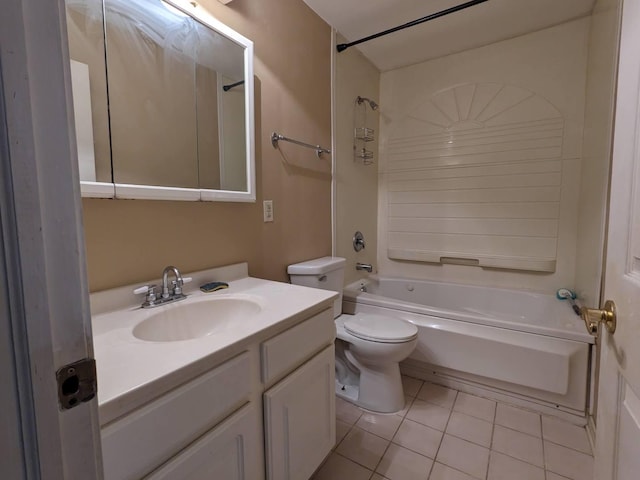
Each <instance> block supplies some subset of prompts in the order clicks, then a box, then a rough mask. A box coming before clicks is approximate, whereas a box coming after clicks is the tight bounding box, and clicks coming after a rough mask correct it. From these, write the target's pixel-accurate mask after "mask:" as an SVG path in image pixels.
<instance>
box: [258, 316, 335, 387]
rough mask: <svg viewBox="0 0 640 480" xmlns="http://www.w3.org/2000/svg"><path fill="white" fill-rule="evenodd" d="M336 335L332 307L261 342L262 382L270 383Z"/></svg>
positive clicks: (329, 341)
mask: <svg viewBox="0 0 640 480" xmlns="http://www.w3.org/2000/svg"><path fill="white" fill-rule="evenodd" d="M335 337H336V325H335V323H334V320H333V308H329V309H327V310H325V311H324V312H322V313H319V314H318V315H316V316H314V317H311V318H310V319H308V320H305V321H304V322H302V323H301V324H299V325H296V326H295V327H293V328H290V329H289V330H287V331H286V332H283V333H281V334H280V335H277V336H275V337H273V338H271V339H269V340H267V341H266V342H263V343H262V346H261V348H260V354H261V356H262V359H261V360H262V382H263V383H265V385H267V386H269V385H272V384H273V383H274V382H275V381H277V380H279V379H280V378H282V377H283V376H284V375H286V374H287V373H289V372H290V371H291V370H293V369H294V368H296V367H297V366H298V365H300V364H301V363H303V362H304V361H305V360H307V359H308V358H311V357H312V356H313V355H314V354H315V353H316V352H319V351H320V350H322V349H323V348H324V347H326V346H327V345H328V344H330V343H333V340H334V339H335Z"/></svg>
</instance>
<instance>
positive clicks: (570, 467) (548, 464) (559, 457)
mask: <svg viewBox="0 0 640 480" xmlns="http://www.w3.org/2000/svg"><path fill="white" fill-rule="evenodd" d="M544 460H545V468H546V469H547V470H550V471H552V472H554V473H557V474H559V475H563V476H565V477H568V478H571V479H572V480H584V479H585V478H592V477H593V457H592V456H591V455H587V454H585V453H581V452H577V451H575V450H573V449H572V448H567V447H563V446H561V445H556V444H555V443H551V442H544Z"/></svg>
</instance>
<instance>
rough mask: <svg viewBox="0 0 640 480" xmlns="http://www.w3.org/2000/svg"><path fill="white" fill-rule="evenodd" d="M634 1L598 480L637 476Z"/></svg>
mask: <svg viewBox="0 0 640 480" xmlns="http://www.w3.org/2000/svg"><path fill="white" fill-rule="evenodd" d="M639 46H640V0H625V1H624V3H623V14H622V34H621V44H620V60H619V70H618V92H617V101H616V116H615V133H614V140H613V145H614V146H613V164H612V173H611V175H612V177H611V197H610V206H609V229H608V245H607V257H606V258H607V261H606V274H605V288H604V297H605V298H606V299H610V300H613V301H615V302H616V305H617V310H618V326H617V330H616V332H615V333H614V334H613V335H611V334H609V333H608V332H607V331H606V329H605V328H601V331H600V339H601V366H600V380H599V387H598V415H597V432H596V452H595V478H596V479H597V480H636V479H638V478H640V95H639V89H640V47H639Z"/></svg>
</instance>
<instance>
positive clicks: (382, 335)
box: [344, 313, 418, 343]
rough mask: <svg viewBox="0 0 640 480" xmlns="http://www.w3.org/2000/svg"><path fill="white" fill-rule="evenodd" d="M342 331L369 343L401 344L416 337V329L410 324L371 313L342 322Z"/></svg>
mask: <svg viewBox="0 0 640 480" xmlns="http://www.w3.org/2000/svg"><path fill="white" fill-rule="evenodd" d="M344 329H345V330H346V331H347V333H350V334H351V335H353V336H354V337H357V338H361V339H362V340H368V341H370V342H381V343H403V342H409V341H411V340H413V339H415V338H416V337H417V336H418V328H417V327H416V326H415V325H413V324H412V323H409V322H407V321H404V320H401V319H399V318H394V317H386V316H384V315H375V314H371V313H357V314H355V315H354V316H353V317H352V318H349V319H348V320H345V321H344Z"/></svg>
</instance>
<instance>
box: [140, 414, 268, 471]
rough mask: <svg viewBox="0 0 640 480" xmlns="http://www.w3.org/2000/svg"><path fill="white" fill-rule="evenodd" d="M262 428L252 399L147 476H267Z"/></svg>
mask: <svg viewBox="0 0 640 480" xmlns="http://www.w3.org/2000/svg"><path fill="white" fill-rule="evenodd" d="M263 465H264V462H263V456H262V428H261V419H260V415H259V411H258V408H257V407H256V406H255V404H253V403H250V404H249V405H247V406H246V407H243V408H242V409H240V410H239V411H238V412H237V413H235V414H233V415H232V416H231V417H229V418H228V419H227V420H225V421H224V422H222V423H221V424H220V425H218V426H217V427H216V428H214V429H213V430H211V431H210V432H209V433H206V434H205V435H203V436H202V437H201V438H200V439H199V440H197V441H196V442H194V443H193V444H192V445H190V446H189V447H187V448H186V449H185V450H183V451H182V452H181V453H179V454H178V455H176V456H175V457H174V458H173V459H171V460H169V461H168V462H167V463H166V464H165V465H163V466H162V467H160V468H159V469H158V470H156V471H155V472H153V473H151V475H149V476H148V477H146V479H147V480H223V479H224V480H256V479H263V478H264V467H263Z"/></svg>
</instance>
